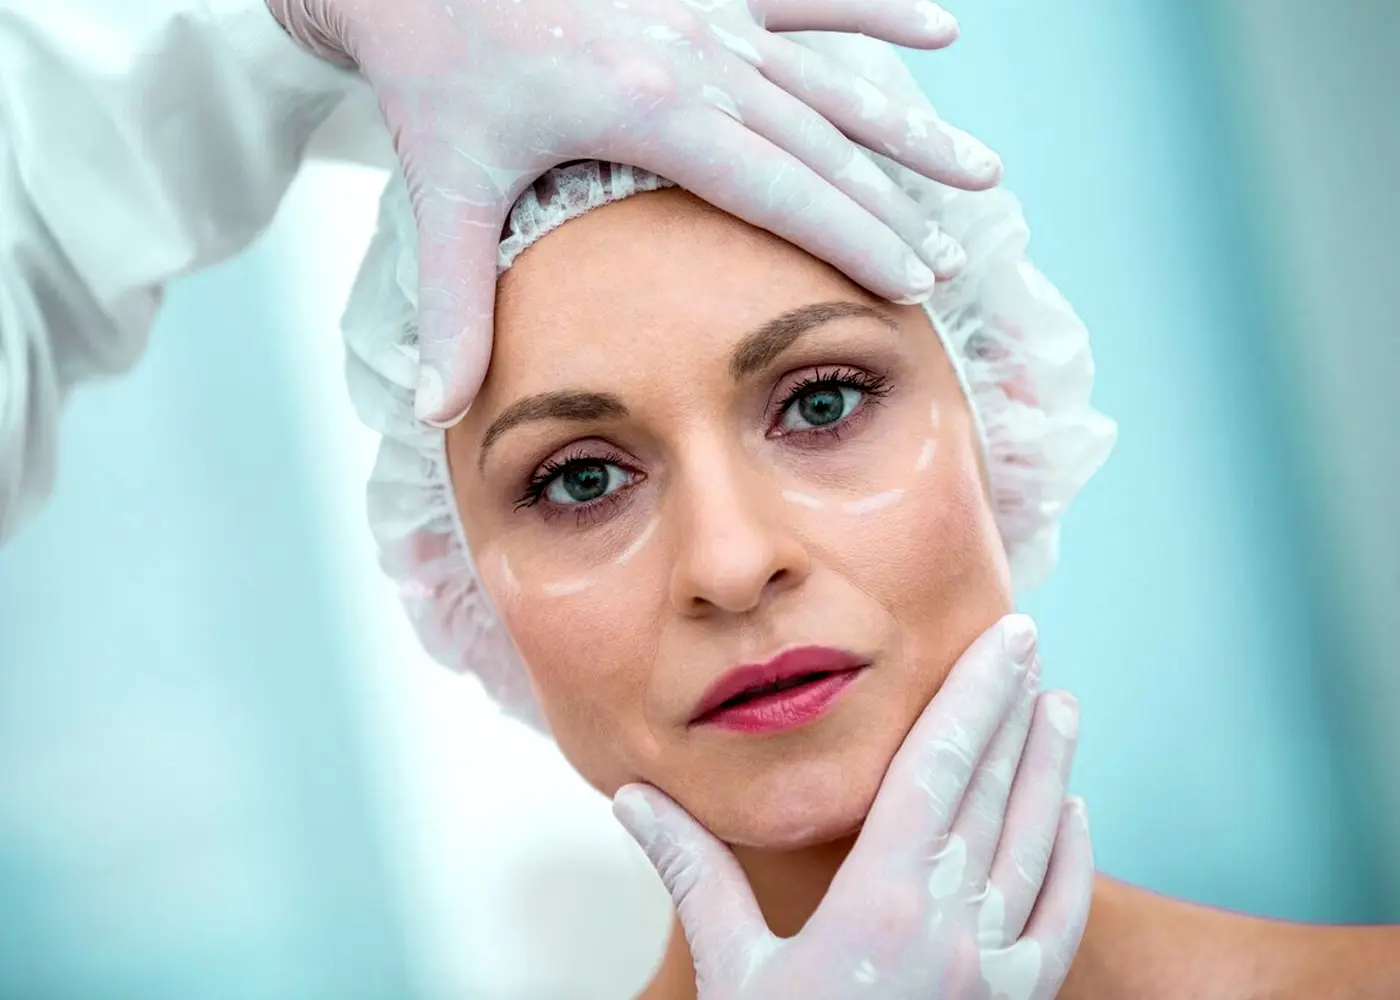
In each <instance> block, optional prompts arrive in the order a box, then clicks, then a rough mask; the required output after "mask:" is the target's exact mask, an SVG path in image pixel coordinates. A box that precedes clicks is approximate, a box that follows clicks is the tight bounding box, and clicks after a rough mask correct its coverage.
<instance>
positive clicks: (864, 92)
mask: <svg viewBox="0 0 1400 1000" xmlns="http://www.w3.org/2000/svg"><path fill="white" fill-rule="evenodd" d="M855 92H856V100H858V101H860V114H861V117H862V118H878V117H879V116H880V115H882V114H884V113H885V109H886V108H888V107H889V106H890V99H889V98H888V97H886V96H885V93H884V91H882V90H881V89H880V88H879V87H877V86H875V84H873V83H871V82H870V81H869V80H867V79H866V78H865V77H863V76H858V77H856V82H855Z"/></svg>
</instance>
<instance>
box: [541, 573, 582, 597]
mask: <svg viewBox="0 0 1400 1000" xmlns="http://www.w3.org/2000/svg"><path fill="white" fill-rule="evenodd" d="M591 586H593V578H592V577H591V576H582V577H579V578H578V579H576V580H565V581H563V582H562V583H546V584H545V585H544V586H543V587H542V588H540V589H541V590H543V591H544V595H545V596H546V597H568V596H570V595H571V594H578V593H582V592H583V591H585V590H587V589H588V588H589V587H591Z"/></svg>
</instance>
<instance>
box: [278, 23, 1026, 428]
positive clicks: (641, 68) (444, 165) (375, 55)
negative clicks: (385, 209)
mask: <svg viewBox="0 0 1400 1000" xmlns="http://www.w3.org/2000/svg"><path fill="white" fill-rule="evenodd" d="M268 5H269V8H270V9H271V11H272V13H273V15H274V16H275V17H276V18H277V19H278V20H279V21H280V22H281V24H282V25H283V26H284V27H285V28H286V29H287V30H288V31H289V32H290V33H291V35H292V36H293V37H295V38H296V39H298V40H299V41H300V42H301V43H302V44H303V45H305V46H306V47H307V48H309V49H310V50H311V51H313V52H316V53H317V54H319V55H321V56H323V57H325V58H328V59H333V60H336V61H340V62H345V63H348V64H353V65H354V66H356V67H358V69H359V70H360V72H361V73H362V74H363V75H364V77H365V78H366V79H367V80H368V81H369V83H370V85H371V87H372V88H373V90H374V91H375V93H376V94H377V96H378V99H379V103H380V107H381V110H382V111H383V113H384V117H385V119H386V122H387V124H388V125H389V128H390V130H391V133H392V135H393V138H394V143H395V148H396V150H397V151H398V154H399V157H400V159H401V161H402V163H403V168H404V171H405V175H406V178H407V180H408V184H409V190H410V194H411V196H412V201H413V206H414V212H415V215H416V217H417V223H418V238H419V261H420V286H421V287H420V290H419V295H420V298H419V303H418V305H419V320H420V349H421V359H422V362H423V368H422V375H421V381H420V383H419V389H418V396H417V412H418V415H419V417H420V418H423V419H426V420H430V421H432V422H434V423H437V424H447V423H451V422H453V421H455V420H456V419H458V418H459V417H460V415H461V414H462V413H463V412H465V409H466V407H467V405H468V404H469V403H470V401H471V398H472V397H473V395H474V394H475V392H476V390H477V388H478V387H479V385H480V382H481V380H482V378H483V377H484V374H485V369H486V364H487V361H488V359H489V357H490V352H491V333H492V316H493V309H494V304H495V279H496V247H497V243H498V242H499V240H500V236H501V229H502V225H503V223H504V220H505V219H506V217H507V215H508V213H509V211H510V207H511V205H512V204H513V203H514V201H515V199H516V197H517V196H518V195H519V194H520V193H521V192H522V191H523V190H524V189H525V188H526V187H527V186H528V185H529V184H530V183H532V182H533V181H534V179H535V178H536V177H538V176H540V175H541V174H543V173H544V172H545V171H546V170H547V169H548V168H550V167H552V166H555V165H557V164H559V163H563V162H567V161H570V160H577V159H600V160H607V161H616V162H622V163H629V164H632V165H634V166H640V167H645V168H646V169H648V170H651V171H652V172H654V173H657V174H660V175H661V176H663V177H666V178H669V179H670V180H672V181H675V182H676V183H677V184H679V185H681V186H682V187H684V188H686V189H688V190H690V191H691V192H693V193H694V194H696V195H697V196H699V197H702V198H704V199H706V200H708V201H710V202H711V203H713V204H714V205H716V206H718V207H719V208H722V209H724V210H725V211H727V212H730V213H731V214H733V215H736V216H738V217H740V218H743V219H745V220H747V221H748V222H750V223H752V224H754V225H756V226H759V227H762V228H764V229H767V230H769V231H771V232H773V233H776V234H777V235H779V236H781V237H783V238H785V239H787V240H788V241H790V242H792V243H794V244H796V245H797V246H800V247H802V248H804V249H806V250H807V251H808V252H810V253H812V254H814V255H816V256H818V257H821V258H823V259H825V260H826V261H828V262H829V263H831V264H832V265H833V266H835V267H837V268H839V269H840V270H842V271H843V272H845V273H846V274H847V275H848V276H850V277H851V278H852V280H854V281H856V282H858V283H859V284H861V285H863V286H865V287H866V288H868V289H870V290H871V291H872V292H874V293H876V294H878V295H881V296H884V297H887V298H891V299H895V300H902V301H911V300H914V299H917V298H919V297H921V296H923V295H924V294H926V293H927V292H928V291H929V290H930V289H931V288H932V286H933V283H934V279H935V275H937V276H938V277H951V276H952V275H953V274H954V273H956V271H957V270H958V268H959V267H960V266H961V264H962V262H963V259H964V258H963V255H962V252H961V248H959V247H958V246H957V245H956V244H955V243H953V242H952V241H951V240H949V239H947V238H945V237H944V236H943V234H942V233H941V232H940V231H939V230H938V227H937V226H936V224H934V222H933V220H931V219H929V218H928V217H927V214H926V213H925V211H923V210H922V209H920V208H919V207H918V206H917V205H916V204H915V203H914V202H913V201H912V200H911V199H910V198H909V197H908V196H907V195H906V194H904V192H902V191H901V190H900V189H899V187H898V186H897V185H895V184H894V183H892V182H891V181H890V180H889V179H888V177H887V176H886V175H885V174H884V173H882V172H881V171H880V170H879V169H877V168H876V167H875V166H874V165H873V163H871V161H870V160H869V158H868V157H866V156H865V154H864V153H863V152H862V150H861V149H860V146H864V147H868V148H870V149H873V150H876V151H878V152H881V153H884V154H886V155H888V156H890V157H892V158H894V159H896V160H898V161H900V162H901V163H904V164H906V165H907V166H909V167H911V168H913V169H914V170H916V171H918V172H919V173H921V174H923V175H924V176H926V177H929V178H932V179H934V180H937V181H941V182H942V183H945V184H948V185H951V186H955V187H959V188H964V189H968V190H979V189H982V188H986V187H990V186H993V185H995V184H996V183H997V181H998V180H999V179H1000V175H1001V164H1000V161H999V160H998V159H997V157H996V156H995V154H993V153H992V152H991V151H990V150H988V149H987V148H986V147H985V146H983V145H982V144H981V143H979V142H977V141H976V140H975V139H973V138H971V137H970V136H968V135H967V134H966V133H964V132H961V131H960V130H958V129H955V128H953V127H952V126H949V125H947V124H945V123H943V122H942V121H941V120H940V119H939V118H938V116H937V115H936V114H935V113H934V112H933V110H932V108H931V107H930V106H929V105H928V104H927V103H926V102H910V101H908V100H906V99H902V98H900V97H896V96H893V95H891V94H888V93H885V92H883V91H882V90H881V89H880V88H879V87H877V86H876V85H874V84H872V83H871V82H870V81H868V80H866V79H864V78H863V77H860V76H858V75H856V74H854V73H852V72H851V71H850V70H849V69H846V68H843V67H841V66H839V65H838V64H837V63H835V62H833V61H831V60H829V59H828V58H827V57H825V56H823V55H820V54H818V53H816V52H814V51H812V50H811V49H810V48H808V47H805V46H803V45H800V44H798V43H796V42H794V41H792V40H791V39H788V38H784V37H782V36H781V35H779V34H775V32H786V31H804V30H812V31H837V32H860V33H863V34H865V35H869V36H872V37H875V38H882V39H885V40H887V41H890V42H895V43H897V44H901V45H906V46H912V47H917V48H930V49H932V48H940V47H942V46H945V45H947V44H949V43H950V42H952V41H953V39H954V38H955V37H956V36H957V25H956V22H955V21H954V20H953V19H952V17H951V16H949V15H948V14H946V13H945V12H944V11H943V10H942V9H941V8H939V7H937V6H935V5H933V4H931V3H928V2H926V0H747V2H745V0H529V2H528V3H521V2H518V0H268ZM857 144H859V145H857Z"/></svg>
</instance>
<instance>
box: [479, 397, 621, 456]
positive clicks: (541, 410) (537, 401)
mask: <svg viewBox="0 0 1400 1000" xmlns="http://www.w3.org/2000/svg"><path fill="white" fill-rule="evenodd" d="M625 416H627V407H626V406H625V405H623V402H622V400H620V399H618V398H617V397H616V396H614V395H613V394H612V393H610V392H584V391H580V390H577V389H565V390H562V391H559V392H541V393H539V394H537V395H534V396H525V397H523V398H522V399H517V400H516V401H515V402H514V403H511V404H510V405H509V406H507V407H506V408H505V409H504V410H502V411H501V415H500V416H499V417H497V418H496V419H495V420H493V421H491V426H490V427H488V428H486V433H485V435H483V436H482V438H481V450H480V451H479V452H478V454H477V458H476V468H477V471H478V472H480V471H482V470H483V469H484V468H485V466H486V453H487V451H489V450H490V448H491V446H492V445H493V444H495V443H496V440H497V439H498V438H500V436H501V435H502V434H504V433H505V432H506V431H508V430H510V429H511V428H512V427H518V426H520V425H521V424H528V423H532V422H534V421H536V420H617V419H619V418H621V417H625Z"/></svg>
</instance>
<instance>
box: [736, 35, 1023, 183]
mask: <svg viewBox="0 0 1400 1000" xmlns="http://www.w3.org/2000/svg"><path fill="white" fill-rule="evenodd" d="M756 41H757V43H758V44H757V46H756V47H757V48H758V52H759V57H760V61H759V63H758V69H759V71H760V72H761V73H762V74H763V75H764V76H765V77H767V78H768V79H769V80H771V81H773V83H775V84H777V85H778V86H779V87H781V88H782V89H783V90H785V91H787V92H788V93H789V94H791V95H792V96H793V97H795V98H796V99H797V100H799V101H801V102H802V103H803V104H806V105H807V106H808V107H810V108H812V109H813V110H815V111H816V112H817V113H818V114H820V115H821V116H822V117H824V118H825V119H826V120H827V121H829V122H831V123H832V124H833V125H834V126H836V127H837V128H839V129H840V131H841V132H843V133H844V134H846V135H847V136H849V137H850V138H851V139H853V140H855V141H856V142H858V143H860V144H861V145H862V146H864V147H866V148H867V149H873V150H877V151H879V152H882V153H885V154H887V155H888V156H889V157H891V158H892V159H894V160H897V161H898V162H900V163H902V164H904V165H905V166H907V167H909V168H910V169H911V170H914V171H915V172H917V173H919V174H922V175H923V176H925V177H928V178H930V179H931V180H935V181H939V182H940V183H943V184H947V185H949V186H950V187H956V188H959V189H962V190H965V191H981V190H984V189H986V188H989V187H994V186H996V184H997V183H998V182H1000V180H1001V175H1002V165H1001V159H1000V158H999V157H998V156H997V155H996V153H994V152H992V150H991V149H989V148H988V147H987V146H986V145H985V144H983V143H982V142H981V141H980V140H978V139H976V138H974V137H973V136H971V135H969V134H968V133H966V132H964V131H963V130H962V129H960V128H957V127H955V126H953V125H949V124H948V123H947V122H945V121H943V119H942V118H940V117H939V116H938V114H937V112H935V111H934V110H933V108H932V106H930V105H929V104H928V103H927V102H919V103H912V102H910V101H906V100H903V99H902V98H900V97H897V96H892V95H891V93H890V92H889V91H888V90H886V89H884V88H882V87H879V86H877V85H876V84H875V83H874V82H872V81H871V80H869V79H867V78H865V77H864V76H861V75H860V74H859V73H856V72H853V71H852V70H850V69H848V68H847V67H845V66H843V65H841V64H840V63H839V62H837V61H836V60H833V59H829V58H827V57H826V56H824V55H823V54H821V53H820V52H815V51H813V50H812V49H810V48H808V47H807V46H805V45H801V44H798V43H797V42H794V41H792V40H790V39H787V38H779V37H776V36H773V35H769V36H766V37H765V36H762V35H760V36H758V38H757V39H756Z"/></svg>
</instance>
